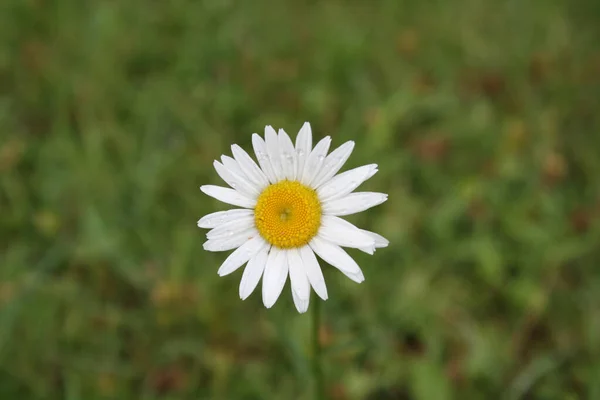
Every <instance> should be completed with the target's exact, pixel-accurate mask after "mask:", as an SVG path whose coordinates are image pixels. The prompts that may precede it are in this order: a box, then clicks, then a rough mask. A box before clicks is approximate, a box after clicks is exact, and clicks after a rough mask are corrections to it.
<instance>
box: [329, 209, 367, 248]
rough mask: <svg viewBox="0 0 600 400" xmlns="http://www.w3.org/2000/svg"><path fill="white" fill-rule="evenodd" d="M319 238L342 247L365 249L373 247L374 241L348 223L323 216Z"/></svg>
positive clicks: (338, 218) (333, 217) (331, 216)
mask: <svg viewBox="0 0 600 400" xmlns="http://www.w3.org/2000/svg"><path fill="white" fill-rule="evenodd" d="M319 236H320V237H321V238H323V239H325V240H327V241H329V242H331V243H334V244H337V245H338V246H342V247H353V248H355V249H358V248H367V247H370V246H375V239H373V237H371V236H370V235H368V234H366V233H363V232H361V231H360V229H358V228H357V227H356V226H354V225H353V224H351V223H350V222H348V221H345V220H343V219H341V218H340V217H335V216H333V215H323V217H322V218H321V228H319Z"/></svg>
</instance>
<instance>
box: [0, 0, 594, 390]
mask: <svg viewBox="0 0 600 400" xmlns="http://www.w3.org/2000/svg"><path fill="white" fill-rule="evenodd" d="M599 20H600V3H598V2H597V1H596V0H588V1H586V0H573V1H559V0H532V1H520V0H499V1H492V0H489V1H485V0H458V1H454V2H450V1H441V0H432V1H419V0H402V1H396V0H380V1H373V2H360V1H356V0H354V1H340V0H332V1H326V2H301V1H294V0H289V1H283V2H268V1H265V0H256V1H254V2H233V1H229V0H222V1H216V0H212V1H209V0H206V1H191V0H170V1H142V0H130V1H116V0H104V1H101V0H96V1H89V2H80V1H75V0H45V1H44V0H3V1H2V2H0V39H1V40H0V398H1V399H3V400H4V399H7V400H8V399H15V400H16V399H18V400H28V399H68V400H76V399H85V400H94V399H124V400H126V399H248V400H250V399H309V398H310V393H309V391H308V390H307V389H308V388H310V384H311V381H310V379H311V378H310V373H309V364H308V363H309V361H308V360H309V357H310V350H309V348H308V345H309V343H310V334H309V333H310V329H309V328H310V327H309V325H310V324H309V321H310V318H309V317H308V316H307V315H298V314H297V312H296V311H295V310H294V307H293V305H292V302H291V296H290V295H289V289H286V290H285V291H284V294H283V295H282V297H281V299H280V300H279V302H278V303H277V304H276V306H275V307H274V308H273V309H271V310H265V309H264V307H263V306H262V304H261V299H260V295H259V294H258V293H255V294H254V295H253V296H251V297H250V299H248V300H247V301H246V302H241V301H240V300H239V298H238V295H237V293H238V287H237V286H238V284H239V278H240V276H241V273H240V274H234V276H231V277H226V278H221V279H220V278H218V276H217V274H216V270H217V268H218V266H219V265H220V263H221V262H222V260H223V259H224V257H225V256H224V255H223V254H212V253H207V252H205V251H203V249H202V243H203V241H204V231H202V230H199V229H197V228H196V221H197V219H198V218H199V217H200V216H202V215H204V214H206V213H209V212H212V211H215V210H218V209H224V208H225V207H226V206H224V205H222V204H219V203H217V202H216V201H212V200H210V199H209V198H208V197H206V196H205V195H203V194H202V193H200V191H199V190H198V187H199V186H200V185H201V184H206V183H217V182H218V177H217V176H216V173H215V172H214V171H213V169H212V160H213V159H215V158H218V157H219V156H220V155H221V154H229V153H230V149H229V145H230V144H232V143H238V144H240V145H242V146H243V147H245V148H246V149H250V148H251V146H250V134H251V133H252V132H262V129H263V128H264V126H265V125H266V124H272V125H274V126H275V127H283V128H285V129H286V130H287V131H288V132H289V133H291V134H292V135H295V133H296V131H297V129H299V128H300V126H301V124H302V123H303V122H304V121H306V120H308V121H310V122H311V123H312V126H313V131H314V134H315V136H316V138H321V137H323V136H324V135H327V134H329V135H332V137H333V140H334V146H337V145H340V144H341V143H343V142H344V141H346V140H349V139H352V140H355V141H356V142H357V149H356V150H355V153H354V154H353V155H352V157H351V159H350V161H349V165H348V168H350V167H354V166H357V165H361V164H365V163H371V162H377V163H378V164H379V169H380V172H379V173H378V174H377V175H376V176H375V177H374V178H373V179H371V180H370V181H369V182H368V183H366V184H365V185H364V186H363V187H364V188H365V189H367V190H373V191H383V192H388V193H389V194H390V197H389V200H388V202H387V203H385V204H383V205H382V206H380V207H378V208H376V209H374V210H371V211H369V212H366V213H363V214H360V215H357V216H355V217H353V218H351V221H352V222H355V223H357V224H359V225H360V226H361V227H364V228H366V229H371V230H375V231H378V232H380V233H382V234H383V235H385V236H386V237H388V238H389V240H390V242H391V245H390V247H388V248H386V249H381V250H380V251H378V252H377V254H376V255H375V256H366V255H362V254H358V253H357V252H351V254H352V255H353V256H354V257H356V259H357V260H358V261H359V264H360V265H361V266H362V267H363V269H364V272H365V276H366V281H365V282H364V283H363V284H361V285H356V284H354V283H352V282H350V281H349V280H348V279H345V278H344V277H342V276H341V274H339V273H338V272H337V271H336V270H334V269H333V268H331V267H328V266H326V265H324V263H323V267H324V270H325V277H326V280H327V284H328V287H329V293H330V299H329V300H328V301H327V302H326V303H324V310H323V311H324V314H325V321H326V324H325V326H324V327H323V330H322V332H321V333H322V335H321V342H322V344H323V346H325V349H326V364H325V373H326V381H327V390H328V393H329V396H330V398H331V399H334V400H346V399H375V400H378V399H381V400H385V399H390V400H391V399H398V400H399V399H425V400H436V399H452V398H456V399H495V398H501V399H584V398H585V399H600V334H599V332H600V269H599V268H598V260H600V222H599V219H600V182H599V180H600V133H599V130H600V116H599V114H598V110H600V107H599V106H600V96H599V94H600V49H599V48H598V43H599V40H600V28H598V27H599V26H600V24H598V21H599ZM257 292H258V291H257ZM314 299H315V296H313V301H314Z"/></svg>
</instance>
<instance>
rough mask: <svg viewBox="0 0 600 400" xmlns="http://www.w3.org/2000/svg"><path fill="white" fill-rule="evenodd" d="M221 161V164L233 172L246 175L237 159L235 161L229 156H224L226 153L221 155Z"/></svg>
mask: <svg viewBox="0 0 600 400" xmlns="http://www.w3.org/2000/svg"><path fill="white" fill-rule="evenodd" d="M221 163H223V165H224V166H225V168H227V169H228V170H230V171H232V172H233V173H234V174H236V175H241V176H246V174H244V172H243V171H242V169H241V168H240V166H239V165H238V163H237V161H235V160H234V159H233V158H231V157H229V156H226V155H222V156H221Z"/></svg>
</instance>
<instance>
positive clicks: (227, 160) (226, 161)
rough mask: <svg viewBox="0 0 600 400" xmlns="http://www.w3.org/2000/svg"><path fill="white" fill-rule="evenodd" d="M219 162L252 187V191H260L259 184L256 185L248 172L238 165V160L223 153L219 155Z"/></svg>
mask: <svg viewBox="0 0 600 400" xmlns="http://www.w3.org/2000/svg"><path fill="white" fill-rule="evenodd" d="M221 162H222V163H223V165H224V166H225V168H227V169H228V170H230V171H231V172H232V173H234V174H236V175H238V176H240V177H241V178H242V180H243V181H244V183H246V185H248V186H250V187H251V188H252V191H253V192H256V193H260V191H261V188H260V186H259V185H257V184H255V183H254V182H253V181H252V180H251V179H250V178H249V177H248V174H247V173H246V171H243V170H242V168H241V167H240V165H239V164H238V162H237V161H236V160H235V159H234V158H231V157H228V156H225V155H223V156H221ZM257 168H258V167H257ZM265 179H266V178H265ZM268 182H269V181H267V183H268Z"/></svg>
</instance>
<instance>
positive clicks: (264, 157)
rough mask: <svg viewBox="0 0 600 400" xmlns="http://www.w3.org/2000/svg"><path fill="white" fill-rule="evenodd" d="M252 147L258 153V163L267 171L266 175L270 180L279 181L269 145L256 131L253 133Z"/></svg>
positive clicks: (272, 181)
mask: <svg viewBox="0 0 600 400" xmlns="http://www.w3.org/2000/svg"><path fill="white" fill-rule="evenodd" d="M252 147H253V148H254V153H255V154H256V159H257V160H258V164H259V165H260V168H261V169H262V171H263V172H264V173H265V175H266V177H267V178H268V179H269V182H271V183H275V182H277V175H275V172H274V171H273V166H272V165H271V161H270V160H269V154H268V153H267V145H266V143H265V141H264V140H263V139H262V138H261V137H260V136H258V135H257V134H256V133H254V134H253V135H252Z"/></svg>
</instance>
